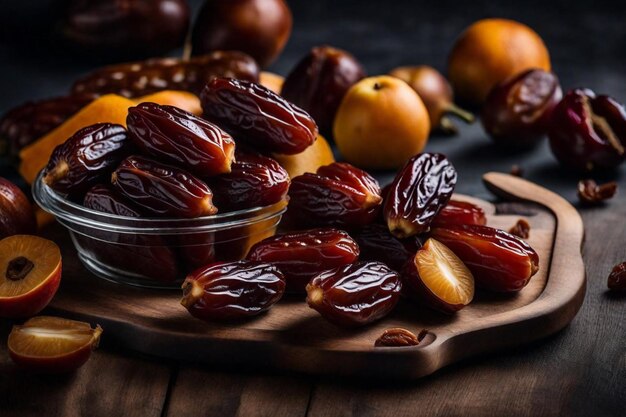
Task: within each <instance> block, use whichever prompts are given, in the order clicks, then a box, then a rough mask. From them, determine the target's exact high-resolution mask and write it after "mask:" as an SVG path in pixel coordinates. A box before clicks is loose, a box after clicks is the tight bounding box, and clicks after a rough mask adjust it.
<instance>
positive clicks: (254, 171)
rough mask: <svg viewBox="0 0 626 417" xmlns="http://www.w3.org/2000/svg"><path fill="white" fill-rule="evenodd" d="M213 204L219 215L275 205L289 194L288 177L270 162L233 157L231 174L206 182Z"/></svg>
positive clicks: (250, 156)
mask: <svg viewBox="0 0 626 417" xmlns="http://www.w3.org/2000/svg"><path fill="white" fill-rule="evenodd" d="M207 183H208V184H209V186H210V187H211V190H213V194H214V197H213V201H214V203H215V205H216V206H218V207H219V208H220V210H221V211H222V212H224V211H232V210H243V209H249V208H253V207H259V206H269V205H271V204H274V203H278V202H279V201H281V200H282V199H283V198H285V196H286V195H287V191H288V190H289V183H290V180H289V174H288V173H287V171H285V169H284V168H283V167H282V166H280V164H279V163H278V162H276V161H275V160H274V159H272V158H269V157H266V156H262V155H256V154H249V153H246V154H244V153H241V152H239V153H237V157H236V161H235V162H233V164H232V166H231V172H230V173H228V174H222V175H218V176H216V177H213V178H208V179H207Z"/></svg>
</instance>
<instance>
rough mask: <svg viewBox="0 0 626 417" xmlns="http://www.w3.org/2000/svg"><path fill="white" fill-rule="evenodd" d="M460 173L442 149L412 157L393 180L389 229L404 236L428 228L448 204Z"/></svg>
mask: <svg viewBox="0 0 626 417" xmlns="http://www.w3.org/2000/svg"><path fill="white" fill-rule="evenodd" d="M456 179H457V173H456V169H454V166H453V165H452V164H451V163H450V161H448V159H447V158H446V157H445V156H444V155H442V154H439V153H427V152H424V153H421V154H418V155H415V156H414V157H413V158H411V159H410V160H409V161H408V162H407V163H406V165H405V166H404V168H402V169H401V170H400V172H398V174H397V175H396V178H395V179H394V180H393V183H392V184H391V188H390V190H389V194H388V195H387V197H386V200H385V205H384V208H383V210H384V215H385V219H386V221H387V226H389V230H390V231H391V233H393V234H394V235H395V236H396V237H399V238H403V237H408V236H413V235H416V234H419V233H424V232H427V231H428V230H429V228H430V224H431V222H432V221H433V219H434V218H435V216H437V214H438V213H439V211H440V210H441V209H442V208H443V207H444V206H445V205H446V204H448V201H449V200H450V197H451V196H452V192H453V191H454V186H455V185H456Z"/></svg>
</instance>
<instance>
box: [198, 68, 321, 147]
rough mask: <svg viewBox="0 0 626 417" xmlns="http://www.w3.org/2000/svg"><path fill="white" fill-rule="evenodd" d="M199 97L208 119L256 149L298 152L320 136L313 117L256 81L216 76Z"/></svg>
mask: <svg viewBox="0 0 626 417" xmlns="http://www.w3.org/2000/svg"><path fill="white" fill-rule="evenodd" d="M200 100H201V102H202V110H203V111H204V117H205V118H206V119H207V120H210V121H212V122H213V123H216V124H217V125H219V126H221V127H222V128H223V129H225V130H226V131H227V132H229V133H230V134H231V135H233V136H234V137H235V139H236V140H237V141H241V142H245V143H246V144H248V145H249V146H251V147H253V148H254V149H258V150H263V151H266V152H275V153H280V154H296V153H300V152H302V151H304V150H305V149H306V148H308V147H309V146H311V145H312V144H313V142H315V139H316V138H317V125H316V124H315V121H314V120H313V119H312V118H311V116H309V115H308V114H307V113H306V112H305V111H304V110H302V109H300V108H299V107H296V106H294V105H293V104H291V103H289V102H288V101H287V100H285V99H284V98H282V97H281V96H279V95H278V94H276V93H274V92H272V91H271V90H269V89H267V88H265V87H263V86H261V85H258V84H255V83H251V82H247V81H241V80H235V79H229V78H214V79H213V80H211V81H210V82H209V83H208V84H207V85H206V87H205V88H204V90H202V95H201V96H200Z"/></svg>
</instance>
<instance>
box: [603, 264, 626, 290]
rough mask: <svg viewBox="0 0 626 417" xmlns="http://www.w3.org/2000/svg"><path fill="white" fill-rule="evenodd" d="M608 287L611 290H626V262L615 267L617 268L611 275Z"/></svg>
mask: <svg viewBox="0 0 626 417" xmlns="http://www.w3.org/2000/svg"><path fill="white" fill-rule="evenodd" d="M607 285H608V287H609V289H611V290H615V291H624V290H626V262H622V263H621V264H617V265H615V268H613V270H612V271H611V273H610V274H609V279H608V281H607Z"/></svg>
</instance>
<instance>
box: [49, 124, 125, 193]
mask: <svg viewBox="0 0 626 417" xmlns="http://www.w3.org/2000/svg"><path fill="white" fill-rule="evenodd" d="M129 145H130V141H129V140H128V132H126V129H125V128H124V126H122V125H116V124H111V123H98V124H95V125H91V126H87V127H85V128H83V129H80V130H79V131H78V132H76V133H75V134H74V135H73V136H72V137H70V138H69V139H68V140H66V141H65V142H64V143H62V144H61V145H59V146H57V147H56V148H55V149H54V151H53V152H52V155H51V156H50V160H49V161H48V165H47V166H46V168H45V170H44V176H43V181H44V182H45V183H46V185H48V186H49V187H51V188H53V189H54V190H56V191H58V192H60V193H64V194H71V193H79V192H83V191H86V190H87V189H88V188H89V187H91V186H92V185H94V184H96V183H97V182H100V180H102V179H103V178H105V177H106V176H107V175H109V174H110V172H111V171H112V170H113V169H114V167H115V166H116V165H117V164H119V163H120V161H121V160H122V159H124V158H125V157H126V156H128V153H129V152H128V151H129Z"/></svg>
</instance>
